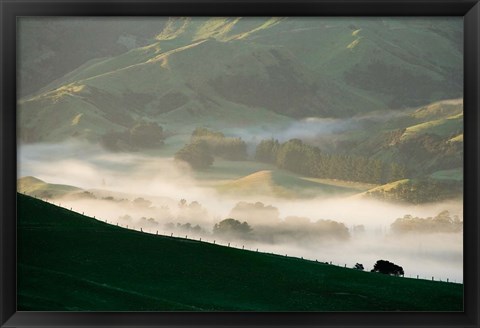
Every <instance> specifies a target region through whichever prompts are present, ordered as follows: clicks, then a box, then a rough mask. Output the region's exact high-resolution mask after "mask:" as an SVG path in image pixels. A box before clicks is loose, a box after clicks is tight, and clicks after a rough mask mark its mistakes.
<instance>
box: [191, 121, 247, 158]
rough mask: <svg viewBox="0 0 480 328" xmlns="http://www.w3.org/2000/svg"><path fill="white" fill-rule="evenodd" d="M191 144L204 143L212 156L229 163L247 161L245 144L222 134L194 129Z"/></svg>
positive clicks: (238, 139) (205, 129) (239, 139)
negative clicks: (229, 161)
mask: <svg viewBox="0 0 480 328" xmlns="http://www.w3.org/2000/svg"><path fill="white" fill-rule="evenodd" d="M191 141H192V142H196V141H204V142H205V143H206V144H207V146H208V147H209V149H210V152H211V154H212V155H214V156H218V157H221V158H223V159H227V160H231V161H244V160H246V159H247V144H246V143H245V141H243V140H242V139H241V138H235V137H226V136H225V135H224V134H223V133H222V132H217V131H212V130H209V129H207V128H196V129H195V130H194V131H193V132H192V137H191Z"/></svg>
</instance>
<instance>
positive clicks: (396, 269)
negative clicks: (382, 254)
mask: <svg viewBox="0 0 480 328" xmlns="http://www.w3.org/2000/svg"><path fill="white" fill-rule="evenodd" d="M370 272H379V273H383V274H388V275H394V276H403V275H404V274H405V273H404V272H403V268H402V267H401V266H399V265H396V264H395V263H392V262H390V261H386V260H378V261H377V262H376V263H375V265H374V266H373V269H372V270H370Z"/></svg>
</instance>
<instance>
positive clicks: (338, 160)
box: [255, 139, 407, 184]
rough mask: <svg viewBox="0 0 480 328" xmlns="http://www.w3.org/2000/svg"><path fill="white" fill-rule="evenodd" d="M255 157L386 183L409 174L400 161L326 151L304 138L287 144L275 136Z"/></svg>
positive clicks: (306, 171)
mask: <svg viewBox="0 0 480 328" xmlns="http://www.w3.org/2000/svg"><path fill="white" fill-rule="evenodd" d="M255 159H256V160H257V161H260V162H265V163H272V164H275V165H276V166H277V167H279V168H282V169H286V170H289V171H292V172H296V173H300V174H303V175H307V176H312V177H317V178H329V179H341V180H349V181H358V182H367V183H376V184H383V183H387V182H389V181H396V180H401V179H403V178H405V177H406V175H407V173H406V168H405V167H404V166H402V165H400V164H397V163H391V164H387V163H384V162H382V161H380V160H377V159H372V158H368V157H364V156H352V155H346V154H325V153H322V152H321V151H320V149H319V148H318V147H315V146H311V145H307V144H304V143H303V142H302V141H301V140H300V139H291V140H289V141H287V142H285V143H280V142H278V140H274V139H270V140H262V141H261V142H260V143H259V144H258V146H257V148H256V151H255Z"/></svg>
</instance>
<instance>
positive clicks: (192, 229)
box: [164, 222, 205, 234]
mask: <svg viewBox="0 0 480 328" xmlns="http://www.w3.org/2000/svg"><path fill="white" fill-rule="evenodd" d="M164 227H165V230H166V231H174V230H177V231H181V232H184V233H193V234H205V230H204V229H203V228H202V227H201V226H199V225H198V224H196V225H192V224H191V223H189V222H187V223H179V222H177V224H174V223H173V222H169V223H166V224H165V225H164Z"/></svg>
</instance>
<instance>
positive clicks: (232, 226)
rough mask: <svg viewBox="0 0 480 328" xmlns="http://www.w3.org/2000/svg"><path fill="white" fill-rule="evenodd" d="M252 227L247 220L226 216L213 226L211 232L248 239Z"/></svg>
mask: <svg viewBox="0 0 480 328" xmlns="http://www.w3.org/2000/svg"><path fill="white" fill-rule="evenodd" d="M252 231H253V229H252V228H251V227H250V225H249V224H248V223H247V222H245V221H244V222H240V221H238V220H235V219H232V218H228V219H225V220H222V221H220V222H219V223H216V224H215V225H214V226H213V234H214V235H217V236H222V237H232V238H240V239H249V237H250V236H251V233H252Z"/></svg>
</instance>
